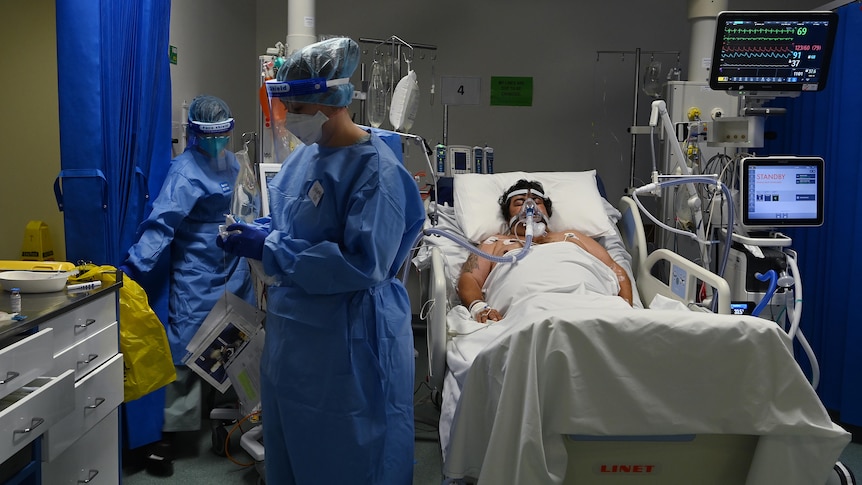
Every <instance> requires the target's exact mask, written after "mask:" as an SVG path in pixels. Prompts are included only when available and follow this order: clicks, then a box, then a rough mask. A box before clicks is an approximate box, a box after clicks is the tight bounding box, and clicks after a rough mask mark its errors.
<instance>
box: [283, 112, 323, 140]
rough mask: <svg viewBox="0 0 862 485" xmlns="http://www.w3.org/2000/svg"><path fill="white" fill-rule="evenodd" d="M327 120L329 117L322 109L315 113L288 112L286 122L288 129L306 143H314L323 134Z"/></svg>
mask: <svg viewBox="0 0 862 485" xmlns="http://www.w3.org/2000/svg"><path fill="white" fill-rule="evenodd" d="M327 121H329V118H328V117H327V116H326V115H325V114H323V113H322V112H320V111H318V112H317V114H314V115H304V114H299V113H287V114H286V116H285V120H284V124H285V127H286V128H287V131H289V132H291V133H293V136H295V137H297V138H299V141H301V142H302V143H303V144H304V145H313V144H315V143H317V142H318V140H320V138H321V137H322V136H323V124H324V123H326V122H327Z"/></svg>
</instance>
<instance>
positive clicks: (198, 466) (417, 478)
mask: <svg viewBox="0 0 862 485" xmlns="http://www.w3.org/2000/svg"><path fill="white" fill-rule="evenodd" d="M414 333H415V335H416V344H415V345H416V350H417V351H418V352H419V356H418V357H417V358H416V387H415V389H417V391H416V393H415V395H414V397H415V399H414V402H415V403H416V404H415V415H416V445H415V454H414V456H415V466H414V469H413V483H414V485H440V484H441V482H442V481H443V474H442V471H441V470H442V466H443V465H442V459H441V455H440V443H439V442H438V440H437V427H436V426H437V421H438V420H439V417H440V413H439V411H437V409H436V407H435V406H434V404H433V403H432V402H431V400H430V396H431V393H430V391H429V390H428V388H427V387H426V386H425V385H424V381H425V375H426V374H427V372H428V370H427V369H428V358H427V350H426V349H427V347H426V345H425V331H424V329H423V328H421V327H420V328H416V329H415V332H414ZM235 435H236V436H235ZM238 435H239V431H237V432H235V433H233V434H232V435H231V446H230V447H229V448H228V452H229V453H230V457H226V456H219V455H217V454H215V453H214V452H213V451H212V450H213V448H212V436H213V433H212V431H211V424H210V421H209V420H206V421H205V422H204V423H202V425H201V430H200V431H199V432H197V433H191V432H190V433H183V434H180V435H179V436H178V438H177V439H178V442H177V446H176V449H177V453H178V454H179V456H178V457H177V459H176V460H174V474H173V475H172V476H170V477H157V476H153V475H150V474H149V473H147V471H146V470H145V469H144V467H143V465H142V463H141V461H140V460H139V457H138V456H126V457H125V458H124V460H123V482H122V483H123V485H166V484H183V485H210V484H218V485H258V484H259V483H262V482H259V481H258V480H259V478H260V476H261V475H260V473H259V472H258V471H257V469H256V468H255V466H253V465H252V466H243V465H249V464H252V463H253V460H252V458H251V457H250V456H249V455H248V454H247V453H246V452H245V451H244V450H243V449H242V448H241V447H240V445H239V438H238ZM232 460H233V461H232ZM234 461H236V462H238V463H239V464H237V463H234ZM860 461H862V459H860ZM268 485H269V484H268Z"/></svg>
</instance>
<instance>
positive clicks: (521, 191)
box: [506, 189, 545, 202]
mask: <svg viewBox="0 0 862 485" xmlns="http://www.w3.org/2000/svg"><path fill="white" fill-rule="evenodd" d="M529 194H532V195H536V196H539V197H541V198H542V200H545V194H544V193H542V192H539V191H538V190H534V189H519V190H513V191H512V192H510V193H509V195H508V196H507V197H506V202H509V199H511V198H512V197H515V196H516V195H527V197H529Z"/></svg>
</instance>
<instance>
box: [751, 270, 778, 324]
mask: <svg viewBox="0 0 862 485" xmlns="http://www.w3.org/2000/svg"><path fill="white" fill-rule="evenodd" d="M754 277H755V278H757V279H758V280H760V281H766V280H769V287H768V288H767V289H766V294H765V295H763V298H761V299H760V303H758V304H757V306H756V307H754V310H753V311H752V312H751V314H752V315H753V316H755V317H756V316H758V315H760V312H762V311H763V309H764V308H765V307H766V305H767V304H768V303H769V302H770V300H772V295H774V294H775V289H776V288H777V287H778V283H777V282H778V275H776V274H775V270H773V269H771V270H769V271H767V272H766V274H761V273H754Z"/></svg>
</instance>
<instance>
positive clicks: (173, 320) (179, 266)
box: [124, 146, 253, 365]
mask: <svg viewBox="0 0 862 485" xmlns="http://www.w3.org/2000/svg"><path fill="white" fill-rule="evenodd" d="M224 153H225V155H226V156H227V165H226V169H224V170H219V169H218V168H217V167H216V164H215V162H211V161H210V160H209V159H208V158H207V157H206V156H204V155H203V154H201V153H200V152H198V151H197V149H196V148H194V147H191V146H190V147H188V148H186V150H185V151H184V152H183V153H181V154H180V155H179V156H177V157H176V158H175V159H174V160H173V161H171V166H170V168H169V169H168V173H167V176H166V178H165V182H164V184H163V185H162V189H161V191H160V192H159V195H158V197H156V200H155V202H153V210H152V212H151V213H150V216H149V217H148V218H147V219H146V220H145V221H144V222H142V223H141V226H140V228H139V229H138V233H139V237H138V241H137V242H136V243H135V244H134V245H132V247H131V248H129V254H128V256H127V258H126V261H125V263H124V264H126V265H128V266H131V267H133V269H134V270H136V271H137V272H138V274H143V273H147V272H149V271H150V270H152V269H153V268H154V267H155V266H156V263H157V262H158V260H159V257H160V256H161V255H162V254H163V253H164V252H165V251H166V250H167V249H168V248H170V251H168V253H169V254H170V257H171V275H170V294H169V300H168V322H167V325H166V328H165V330H166V332H167V335H168V342H169V343H170V346H171V355H172V357H173V361H174V365H181V364H182V358H183V356H184V355H185V354H186V345H188V343H189V341H190V340H191V339H192V337H193V336H194V334H195V333H196V332H197V331H198V328H200V326H201V323H203V321H204V319H205V318H206V316H207V315H208V314H209V312H210V310H212V308H213V306H214V305H215V303H216V301H218V299H219V298H220V297H221V296H222V295H223V294H224V290H225V282H226V281H227V282H228V284H227V289H228V290H229V291H231V292H233V293H235V294H236V295H238V296H240V297H242V298H245V299H247V300H248V299H249V298H251V296H252V295H253V290H252V286H251V285H252V283H251V278H250V276H249V272H248V269H247V266H248V265H247V264H246V263H245V262H244V261H243V262H242V264H240V258H239V257H237V256H234V255H232V254H227V253H225V252H224V251H223V250H222V249H220V248H219V247H218V246H216V236H217V235H218V226H219V224H224V223H225V214H227V213H229V212H230V201H231V197H232V196H233V187H234V184H235V183H236V178H237V174H238V173H239V163H238V162H237V160H236V157H235V156H234V154H233V153H231V152H229V151H227V150H225V152H224Z"/></svg>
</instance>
